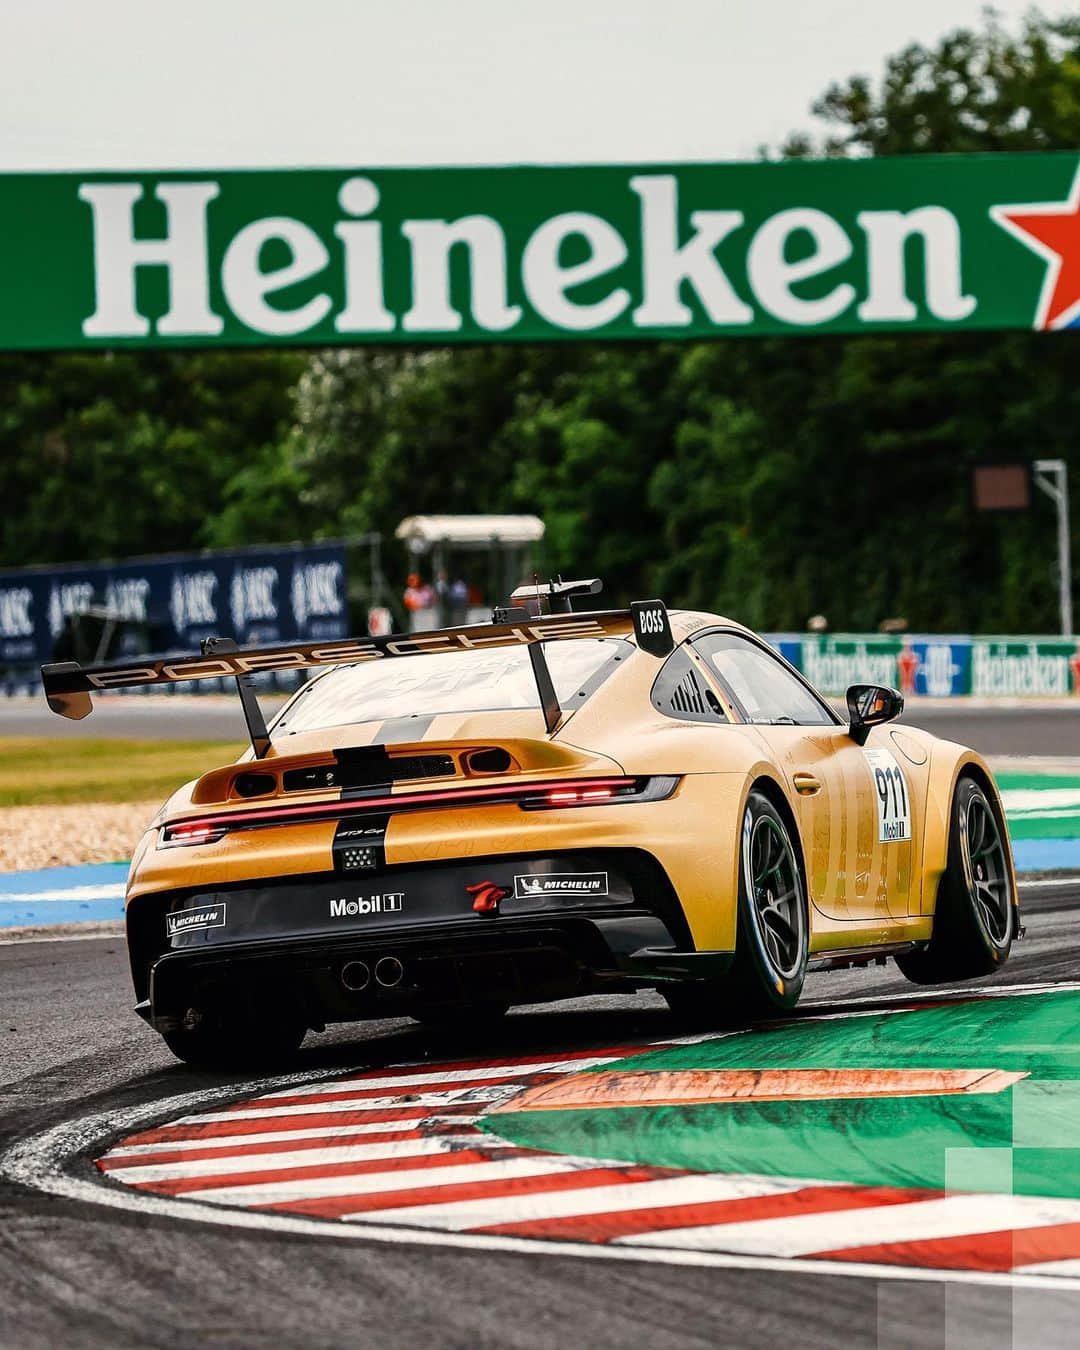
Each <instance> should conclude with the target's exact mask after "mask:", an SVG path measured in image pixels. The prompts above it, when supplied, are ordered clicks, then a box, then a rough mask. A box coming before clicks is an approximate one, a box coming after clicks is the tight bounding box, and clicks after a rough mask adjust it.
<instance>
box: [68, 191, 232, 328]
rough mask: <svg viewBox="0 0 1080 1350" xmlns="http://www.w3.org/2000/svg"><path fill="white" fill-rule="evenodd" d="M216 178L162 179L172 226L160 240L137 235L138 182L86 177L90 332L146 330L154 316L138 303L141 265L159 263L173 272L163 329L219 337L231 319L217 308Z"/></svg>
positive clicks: (160, 194) (83, 193)
mask: <svg viewBox="0 0 1080 1350" xmlns="http://www.w3.org/2000/svg"><path fill="white" fill-rule="evenodd" d="M219 191H220V189H219V188H218V185H217V184H216V183H160V184H159V185H158V186H157V187H156V188H155V190H154V196H155V197H157V199H158V201H160V202H164V203H165V216H166V221H167V230H166V234H165V235H164V237H163V238H160V239H136V238H135V224H134V207H135V203H136V202H137V201H139V200H140V199H141V198H142V195H143V190H142V188H141V187H140V185H139V184H138V183H84V184H83V185H82V186H81V187H80V188H79V196H80V198H81V199H82V200H83V201H84V202H88V203H89V204H90V210H91V212H92V214H93V221H94V302H95V307H94V312H93V314H92V315H91V316H90V317H89V318H88V319H86V320H85V321H84V323H83V326H82V330H83V333H84V334H85V335H86V336H87V337H102V338H105V337H109V338H112V337H146V335H147V334H148V333H149V332H150V321H149V320H148V319H147V318H145V317H144V316H143V315H142V314H140V313H139V311H138V309H137V308H136V306H135V269H136V268H138V267H146V266H150V265H156V266H160V267H164V268H165V269H166V271H167V273H168V277H169V308H168V310H167V311H166V312H165V314H163V315H162V317H161V318H160V319H159V320H158V324H157V331H158V332H159V333H160V334H161V335H162V336H167V337H181V336H185V337H186V336H205V337H214V336H215V335H216V334H218V333H220V332H221V330H222V328H223V327H224V326H225V325H224V321H223V320H222V319H221V318H220V317H219V316H218V315H217V314H215V313H214V312H213V311H212V310H211V308H210V277H209V268H208V263H207V248H206V208H207V205H208V203H210V202H212V201H213V200H214V198H215V197H216V196H217V195H218V193H219Z"/></svg>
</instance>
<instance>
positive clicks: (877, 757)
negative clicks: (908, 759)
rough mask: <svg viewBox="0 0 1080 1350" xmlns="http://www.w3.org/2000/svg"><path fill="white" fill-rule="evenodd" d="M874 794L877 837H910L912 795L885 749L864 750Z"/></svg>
mask: <svg viewBox="0 0 1080 1350" xmlns="http://www.w3.org/2000/svg"><path fill="white" fill-rule="evenodd" d="M863 754H864V755H865V756H866V759H867V763H868V764H869V765H870V773H871V775H872V776H873V779H874V791H875V793H876V795H877V814H878V839H880V840H881V842H882V843H883V844H899V843H903V842H904V841H905V840H907V839H910V838H911V798H910V797H909V796H908V785H907V779H906V778H905V777H904V771H903V769H901V767H900V765H899V764H897V762H896V760H895V759H893V757H892V755H891V754H890V753H889V752H888V750H864V751H863Z"/></svg>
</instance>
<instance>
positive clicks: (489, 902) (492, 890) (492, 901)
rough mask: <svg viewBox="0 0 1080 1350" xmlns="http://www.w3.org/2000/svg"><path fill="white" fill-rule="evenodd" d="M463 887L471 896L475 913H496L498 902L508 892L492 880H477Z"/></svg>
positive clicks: (504, 897)
mask: <svg viewBox="0 0 1080 1350" xmlns="http://www.w3.org/2000/svg"><path fill="white" fill-rule="evenodd" d="M465 889H466V891H468V893H469V894H470V895H471V896H472V897H473V902H472V907H473V909H474V910H475V912H476V913H477V914H498V912H499V904H500V902H501V901H503V900H505V899H506V897H507V896H508V895H509V894H510V892H509V891H507V890H504V889H503V887H502V886H496V885H495V883H494V882H493V881H478V882H476V884H475V885H473V886H466V887H465Z"/></svg>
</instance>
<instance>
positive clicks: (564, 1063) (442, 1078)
mask: <svg viewBox="0 0 1080 1350" xmlns="http://www.w3.org/2000/svg"><path fill="white" fill-rule="evenodd" d="M624 1058H625V1056H624V1055H595V1056H593V1057H592V1058H590V1059H550V1060H546V1061H544V1062H543V1063H540V1064H512V1065H511V1064H498V1065H493V1066H491V1067H489V1068H486V1069H472V1068H470V1069H450V1070H447V1069H442V1070H438V1069H432V1070H430V1071H428V1072H427V1073H404V1074H396V1075H395V1074H387V1075H386V1076H385V1077H382V1078H369V1077H367V1076H366V1075H359V1076H358V1075H355V1074H353V1075H350V1076H349V1077H348V1078H342V1079H339V1080H337V1081H336V1082H335V1083H333V1084H328V1083H306V1084H305V1085H304V1086H303V1087H298V1088H292V1089H291V1090H290V1091H288V1092H271V1093H266V1094H264V1095H263V1096H261V1097H257V1098H256V1099H255V1100H256V1101H259V1102H267V1103H272V1102H274V1101H275V1100H276V1099H277V1098H279V1097H307V1096H311V1097H315V1096H319V1095H320V1094H322V1093H324V1092H341V1091H343V1090H344V1089H345V1088H383V1087H385V1088H410V1087H425V1086H426V1085H428V1084H431V1083H468V1082H471V1081H473V1080H475V1079H479V1080H481V1081H484V1080H486V1079H489V1078H505V1079H515V1080H516V1079H521V1078H529V1077H531V1076H532V1075H533V1074H534V1073H558V1074H563V1073H573V1072H575V1071H577V1070H578V1069H591V1068H596V1067H599V1066H600V1065H601V1064H615V1063H617V1062H618V1061H619V1060H621V1059H624Z"/></svg>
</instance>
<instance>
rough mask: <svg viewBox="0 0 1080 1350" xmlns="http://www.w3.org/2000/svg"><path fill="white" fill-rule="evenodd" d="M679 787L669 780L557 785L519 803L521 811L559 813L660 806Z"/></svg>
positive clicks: (632, 779)
mask: <svg viewBox="0 0 1080 1350" xmlns="http://www.w3.org/2000/svg"><path fill="white" fill-rule="evenodd" d="M678 786H679V780H678V779H677V778H673V777H656V778H622V779H610V780H608V781H607V782H603V783H599V782H596V783H580V782H579V783H574V782H569V783H559V784H558V785H557V786H551V785H549V786H546V787H545V788H544V790H543V791H542V792H537V791H535V789H534V790H533V791H532V792H530V793H529V795H528V796H526V797H523V798H522V799H521V803H520V805H521V809H522V810H523V811H560V810H562V809H563V808H564V807H568V806H616V805H618V804H619V803H620V802H661V801H663V800H664V798H665V797H670V796H671V794H672V793H673V792H674V791H675V789H676V788H677V787H678Z"/></svg>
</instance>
